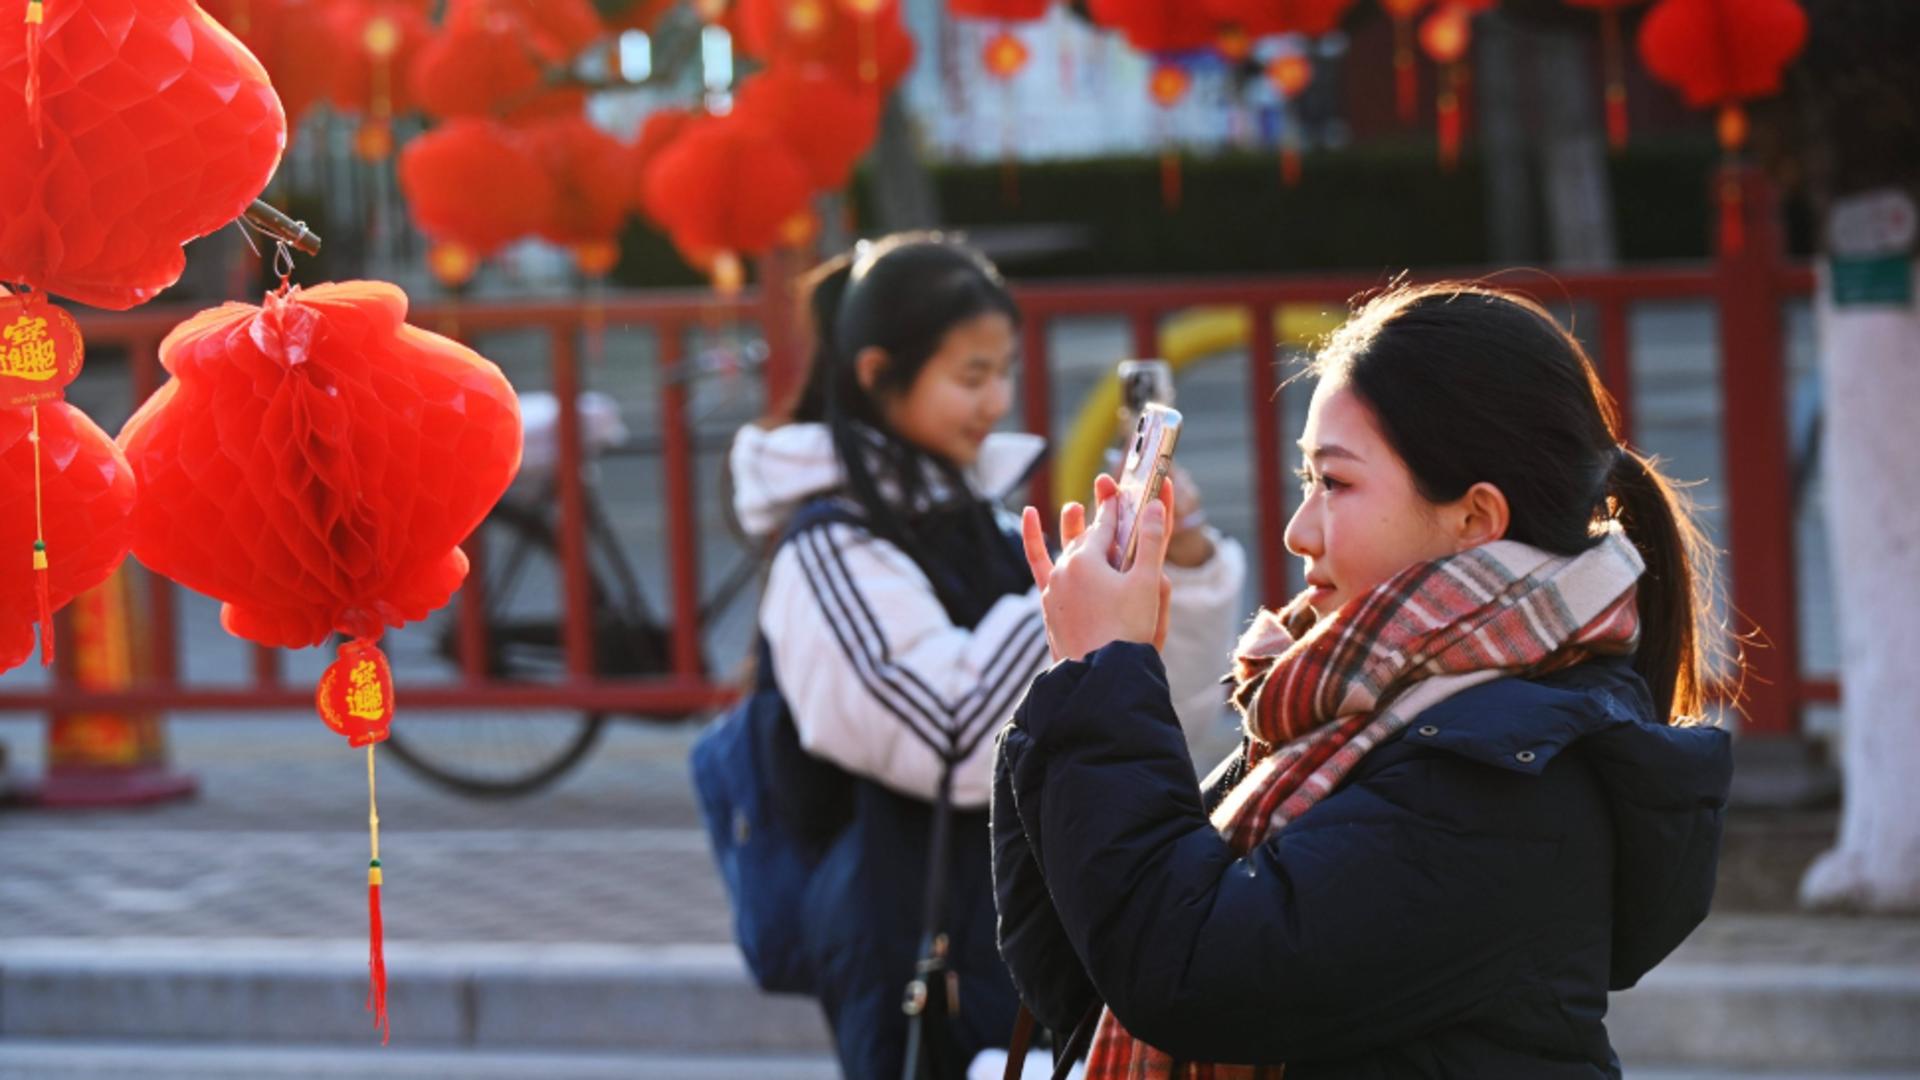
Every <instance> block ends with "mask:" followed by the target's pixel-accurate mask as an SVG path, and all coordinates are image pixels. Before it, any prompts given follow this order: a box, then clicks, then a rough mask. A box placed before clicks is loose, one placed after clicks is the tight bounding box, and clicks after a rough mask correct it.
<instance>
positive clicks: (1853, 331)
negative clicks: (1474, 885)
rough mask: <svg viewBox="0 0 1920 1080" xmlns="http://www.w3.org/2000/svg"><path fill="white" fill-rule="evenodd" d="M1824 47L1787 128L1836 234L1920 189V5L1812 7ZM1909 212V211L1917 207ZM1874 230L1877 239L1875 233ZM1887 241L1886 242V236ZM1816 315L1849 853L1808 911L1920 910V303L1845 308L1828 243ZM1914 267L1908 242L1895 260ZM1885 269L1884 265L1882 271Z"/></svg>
mask: <svg viewBox="0 0 1920 1080" xmlns="http://www.w3.org/2000/svg"><path fill="white" fill-rule="evenodd" d="M1808 14H1809V16H1810V25H1811V30H1812V33H1811V37H1810V39H1809V41H1808V44H1807V53H1806V57H1805V59H1804V61H1803V62H1802V64H1801V70H1800V71H1799V72H1798V73H1797V74H1796V82H1795V95H1796V98H1797V101H1796V102H1795V105H1796V106H1797V107H1796V108H1795V109H1794V110H1793V113H1792V114H1790V116H1789V119H1788V124H1789V125H1792V124H1793V123H1795V122H1796V121H1797V123H1798V126H1799V128H1800V130H1799V131H1797V132H1794V133H1792V134H1793V136H1797V137H1790V140H1789V141H1790V142H1791V143H1796V144H1797V146H1796V147H1795V148H1796V149H1797V150H1798V151H1799V152H1798V155H1797V156H1798V159H1799V164H1800V165H1801V166H1802V169H1803V174H1804V175H1805V176H1806V177H1807V178H1808V187H1809V192H1810V194H1811V195H1812V197H1813V201H1814V204H1815V206H1816V207H1817V208H1819V210H1820V212H1821V217H1822V219H1823V220H1827V219H1828V218H1829V214H1828V213H1827V211H1828V208H1829V207H1830V206H1832V205H1833V203H1834V201H1835V197H1836V196H1845V195H1850V194H1856V193H1860V192H1865V191H1876V190H1880V189H1888V190H1890V191H1894V192H1904V193H1905V194H1906V195H1907V196H1908V197H1909V198H1910V199H1911V197H1912V196H1913V195H1914V194H1915V192H1916V189H1917V185H1920V117H1916V113H1915V108H1914V106H1915V102H1920V65H1916V64H1915V63H1914V61H1913V58H1914V57H1915V56H1916V55H1920V4H1914V3H1912V2H1911V0H1809V2H1808ZM1909 205H1911V204H1909ZM1874 231H1875V230H1868V232H1869V233H1872V232H1874ZM1881 232H1882V233H1884V232H1885V230H1881ZM1823 246H1824V247H1826V249H1827V250H1826V252H1825V256H1838V257H1836V258H1827V257H1823V259H1822V266H1821V269H1822V276H1821V281H1820V284H1819V289H1820V294H1819V297H1818V298H1817V301H1816V318H1817V319H1818V322H1817V328H1818V332H1819V345H1820V379H1821V391H1822V394H1823V396H1824V399H1825V407H1826V419H1825V423H1824V424H1823V425H1822V430H1823V431H1824V432H1825V439H1826V446H1825V451H1824V455H1823V456H1824V458H1825V460H1824V462H1823V463H1822V464H1823V466H1824V468H1825V469H1826V482H1827V490H1828V491H1829V492H1830V493H1831V497H1830V499H1829V500H1828V510H1827V528H1828V531H1829V534H1830V536H1831V537H1832V544H1833V567H1834V578H1835V585H1836V589H1837V594H1836V599H1837V601H1838V605H1837V606H1838V608H1839V618H1840V645H1841V658H1840V681H1841V740H1842V748H1841V762H1842V765H1843V769H1844V774H1845V778H1846V788H1845V794H1844V800H1845V803H1844V809H1843V812H1842V817H1841V823H1840V840H1839V844H1838V846H1836V847H1835V848H1834V849H1833V850H1832V851H1829V852H1827V853H1826V854H1825V855H1823V856H1821V857H1820V859H1819V860H1817V861H1816V862H1815V863H1814V865H1813V868H1812V869H1810V870H1809V871H1808V872H1807V876H1806V878H1805V879H1804V880H1803V881H1802V882H1801V886H1800V894H1801V900H1802V902H1804V903H1806V904H1808V905H1810V906H1814V907H1827V908H1845V909H1851V910H1860V911H1880V912H1896V911H1899V912H1920V814H1917V813H1915V812H1914V798H1913V792H1914V790H1915V784H1916V777H1920V693H1916V692H1915V688H1914V684H1913V676H1912V672H1913V668H1914V663H1915V657H1920V500H1916V499H1915V498H1914V494H1915V489H1914V486H1913V484H1912V481H1911V480H1910V479H1908V478H1909V477H1911V476H1912V469H1913V464H1914V462H1916V461H1920V424H1915V423H1914V421H1913V417H1914V409H1915V403H1916V402H1920V304H1917V303H1916V302H1915V298H1914V296H1913V295H1911V294H1912V292H1913V289H1912V285H1911V283H1912V281H1913V280H1914V278H1912V277H1909V278H1908V283H1909V284H1908V288H1907V290H1906V291H1907V293H1908V295H1906V296H1905V297H1904V300H1900V299H1897V297H1898V292H1899V290H1898V289H1895V290H1892V295H1893V296H1895V297H1896V299H1894V300H1892V301H1890V302H1884V303H1880V304H1874V305H1868V304H1849V305H1845V306H1842V305H1839V304H1837V303H1836V302H1835V297H1834V287H1833V276H1834V274H1835V272H1836V267H1837V266H1838V265H1839V262H1840V259H1841V258H1845V257H1847V256H1849V255H1857V254H1858V252H1857V251H1850V250H1848V249H1850V248H1857V247H1858V238H1857V237H1854V238H1848V237H1844V236H1842V235H1840V234H1839V232H1838V231H1837V230H1833V229H1831V228H1830V229H1829V232H1828V235H1827V236H1826V237H1825V241H1824V245H1823ZM1891 254H1892V256H1893V257H1894V258H1895V259H1896V264H1895V267H1896V268H1897V265H1898V263H1897V260H1906V261H1907V262H1906V265H1907V269H1908V271H1909V273H1912V274H1920V267H1916V266H1914V265H1913V262H1912V258H1913V245H1912V241H1911V239H1908V241H1907V242H1906V244H1905V247H1904V250H1897V251H1893V252H1891ZM1884 268H1885V267H1883V269H1884Z"/></svg>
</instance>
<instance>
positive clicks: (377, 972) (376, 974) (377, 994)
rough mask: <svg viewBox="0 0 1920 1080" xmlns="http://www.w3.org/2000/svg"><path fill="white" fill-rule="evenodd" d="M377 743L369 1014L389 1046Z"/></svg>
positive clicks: (370, 829)
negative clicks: (381, 911)
mask: <svg viewBox="0 0 1920 1080" xmlns="http://www.w3.org/2000/svg"><path fill="white" fill-rule="evenodd" d="M373 746H374V744H373V743H368V744H367V835H368V838H369V840H370V842H371V844H372V849H373V857H372V858H371V859H369V860H368V862H367V976H368V987H367V1011H368V1012H371V1013H372V1014H373V1026H374V1028H375V1029H376V1030H378V1031H379V1032H380V1045H382V1046H385V1045H386V1044H387V1039H388V1038H389V1037H391V1036H392V1034H393V1029H392V1026H391V1025H390V1024H388V1022H387V956H386V942H385V938H386V931H385V928H384V927H383V926H382V924H381V920H380V884H381V874H380V805H379V803H378V801H376V799H375V798H374V787H373Z"/></svg>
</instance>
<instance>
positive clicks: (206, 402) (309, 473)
mask: <svg viewBox="0 0 1920 1080" xmlns="http://www.w3.org/2000/svg"><path fill="white" fill-rule="evenodd" d="M406 312H407V298H406V295H405V294H404V293H402V292H401V291H400V290H399V289H398V288H396V287H395V286H392V285H388V284H386V283H384V282H369V281H355V282H346V283H342V284H330V285H320V286H316V287H314V288H311V289H301V288H293V289H290V290H287V291H285V292H284V293H276V294H274V295H270V296H268V297H267V298H266V300H265V302H264V304H263V305H262V306H258V307H256V306H254V305H252V304H226V305H224V306H221V307H218V308H214V309H211V310H208V311H203V312H201V313H200V314H198V315H196V316H194V317H193V318H191V319H188V320H187V321H186V322H184V323H181V324H180V325H179V326H178V327H175V328H174V331H173V332H172V333H171V334H168V335H167V338H166V340H165V341H164V342H162V343H161V346H160V362H161V364H162V365H164V366H165V367H166V369H167V371H168V372H169V373H171V374H172V376H173V378H172V379H170V380H169V381H168V382H167V383H166V384H165V385H163V386H161V388H160V389H159V390H158V391H157V392H155V394H154V395H153V396H152V397H151V398H149V399H147V401H146V403H145V404H143V405H142V406H141V407H140V409H139V411H138V412H136V413H135V414H134V415H133V418H132V419H130V420H128V421H127V423H126V426H125V427H123V428H122V429H121V431H120V436H119V440H118V441H119V445H120V447H121V449H123V450H124V451H125V452H126V455H127V460H128V461H129V462H130V463H131V464H132V466H133V469H134V472H135V474H136V475H138V476H139V478H140V481H141V499H140V502H139V504H138V506H137V507H136V508H135V511H134V523H133V550H134V554H135V555H137V556H138V557H139V559H140V561H141V562H142V563H144V564H146V565H147V566H148V567H149V568H150V569H152V570H154V571H156V572H158V573H161V574H165V575H166V576H168V577H170V578H172V579H174V580H175V581H178V582H180V583H181V584H182V585H186V586H187V587H189V588H192V589H195V590H198V591H200V592H203V593H206V594H207V595H209V596H212V597H214V598H215V599H218V600H220V601H222V603H223V606H222V608H221V614H220V621H221V625H222V626H224V627H226V629H227V630H228V632H229V633H232V634H235V635H237V636H239V637H243V638H246V639H247V640H249V641H255V642H258V643H260V644H262V645H279V646H286V647H289V648H298V647H301V646H307V645H317V644H319V643H321V642H323V641H325V640H327V638H328V637H330V636H331V635H333V634H345V635H348V636H350V637H356V638H366V639H374V638H378V637H379V636H380V634H381V632H382V631H383V630H384V628H386V627H389V626H395V627H397V626H401V625H403V624H405V623H407V622H411V621H414V620H416V619H421V618H424V617H426V615H427V614H428V613H429V612H431V611H432V610H434V609H435V608H437V607H439V606H441V605H442V604H444V603H446V601H447V598H448V597H449V596H451V595H452V594H453V591H454V590H455V589H457V588H458V587H459V585H460V582H461V580H462V579H464V578H465V576H466V572H467V559H466V556H465V555H463V554H461V552H460V550H459V547H458V545H459V543H460V542H461V541H462V540H464V539H465V538H466V536H467V535H468V534H469V533H470V532H472V531H473V529H474V527H475V526H477V525H478V524H479V523H480V519H481V518H483V517H485V516H486V514H487V511H488V510H489V509H491V508H492V506H493V504H494V503H495V502H496V501H497V500H498V499H499V497H500V495H501V493H502V492H504V491H505V490H506V487H507V484H508V483H509V482H510V481H512V479H513V476H514V473H515V472H516V471H517V470H518V468H519V463H520V414H519V406H518V403H517V401H516V399H515V397H514V393H513V388H512V387H511V386H509V385H508V384H507V380H506V377H505V376H503V375H502V374H501V373H500V369H499V368H497V367H495V366H494V365H493V364H491V363H489V362H488V361H487V360H485V359H484V358H482V357H481V356H480V355H479V354H478V353H475V352H474V351H473V350H471V349H469V348H467V347H466V346H464V345H461V344H460V343H458V342H455V341H451V340H449V339H447V338H444V337H441V336H439V335H438V334H432V333H429V332H427V331H425V330H420V329H416V328H414V327H411V326H408V325H407V324H406V322H405V318H406Z"/></svg>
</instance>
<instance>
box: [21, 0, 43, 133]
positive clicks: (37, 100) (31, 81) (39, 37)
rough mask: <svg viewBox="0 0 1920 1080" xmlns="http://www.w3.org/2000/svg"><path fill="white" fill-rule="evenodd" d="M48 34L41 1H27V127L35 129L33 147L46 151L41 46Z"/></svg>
mask: <svg viewBox="0 0 1920 1080" xmlns="http://www.w3.org/2000/svg"><path fill="white" fill-rule="evenodd" d="M46 33H47V12H46V7H45V5H44V4H42V3H41V0H27V85H26V94H25V96H26V99H27V126H28V127H30V128H32V129H33V145H34V146H35V147H36V148H41V149H44V148H45V147H46V145H47V144H46V139H45V135H44V133H43V132H42V131H41V127H40V106H41V100H42V99H41V94H40V46H41V44H42V42H43V40H44V39H45V37H46Z"/></svg>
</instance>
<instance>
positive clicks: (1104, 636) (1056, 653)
mask: <svg viewBox="0 0 1920 1080" xmlns="http://www.w3.org/2000/svg"><path fill="white" fill-rule="evenodd" d="M1093 491H1094V502H1095V506H1096V510H1095V513H1094V518H1093V524H1092V525H1091V526H1089V525H1088V524H1087V515H1086V508H1085V507H1083V506H1081V505H1080V504H1079V503H1077V502H1076V503H1068V504H1067V505H1066V506H1064V507H1062V508H1061V510H1060V539H1061V543H1062V548H1061V551H1060V557H1059V558H1058V559H1054V558H1052V557H1050V556H1049V555H1048V554H1047V541H1046V536H1045V535H1044V533H1043V531H1042V529H1041V527H1040V511H1038V510H1036V509H1034V508H1033V507H1031V506H1029V507H1027V509H1026V512H1025V513H1024V514H1023V515H1022V516H1021V521H1020V526H1021V528H1020V532H1021V539H1022V540H1023V541H1024V543H1025V546H1026V553H1027V566H1028V568H1029V569H1031V570H1032V571H1033V580H1034V583H1035V584H1036V585H1038V586H1039V587H1040V598H1041V611H1042V613H1043V615H1044V616H1045V618H1046V623H1047V642H1048V644H1049V645H1051V646H1052V648H1053V658H1054V660H1055V661H1059V660H1065V659H1075V660H1077V659H1079V658H1081V657H1084V656H1086V655H1087V654H1088V653H1091V652H1094V651H1095V650H1097V649H1099V648H1101V647H1102V646H1104V645H1107V644H1109V643H1111V642H1115V641H1137V642H1143V643H1151V644H1152V645H1153V647H1154V648H1156V649H1158V648H1160V647H1162V646H1164V645H1165V644H1166V640H1167V606H1168V601H1169V599H1170V598H1171V596H1172V594H1173V589H1172V585H1171V584H1170V583H1169V582H1168V581H1167V577H1166V574H1164V573H1163V572H1162V569H1161V568H1162V564H1163V563H1164V561H1165V559H1166V554H1167V540H1168V537H1169V536H1170V535H1171V534H1172V530H1171V529H1170V528H1169V527H1168V523H1169V522H1170V521H1171V520H1172V509H1173V485H1172V484H1171V483H1167V484H1163V485H1162V486H1161V490H1160V497H1159V498H1157V499H1154V500H1153V501H1152V502H1150V503H1149V504H1148V505H1147V508H1146V510H1145V512H1144V513H1142V514H1141V515H1140V521H1139V523H1138V525H1137V526H1136V527H1137V528H1138V530H1139V533H1140V540H1139V546H1138V549H1137V550H1136V552H1135V554H1134V560H1133V565H1132V566H1131V567H1130V568H1128V569H1127V570H1125V571H1120V570H1116V569H1114V567H1113V564H1112V562H1111V560H1110V553H1111V551H1112V549H1113V546H1114V534H1115V531H1116V529H1117V527H1118V524H1119V500H1118V497H1117V496H1118V493H1119V486H1118V485H1117V484H1115V483H1114V481H1113V479H1112V478H1111V477H1107V476H1102V477H1100V478H1099V479H1097V480H1096V481H1095V482H1094V487H1093Z"/></svg>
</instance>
